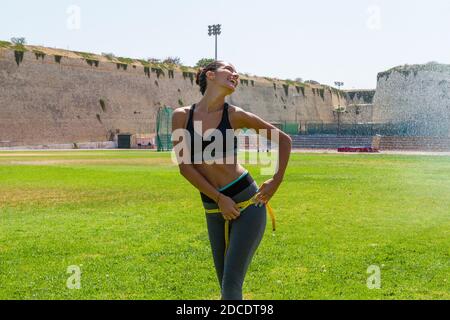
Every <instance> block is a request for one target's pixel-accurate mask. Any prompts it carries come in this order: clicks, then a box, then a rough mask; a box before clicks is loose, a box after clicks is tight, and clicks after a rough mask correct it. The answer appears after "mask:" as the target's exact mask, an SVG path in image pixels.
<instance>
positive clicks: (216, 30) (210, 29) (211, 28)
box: [208, 24, 222, 61]
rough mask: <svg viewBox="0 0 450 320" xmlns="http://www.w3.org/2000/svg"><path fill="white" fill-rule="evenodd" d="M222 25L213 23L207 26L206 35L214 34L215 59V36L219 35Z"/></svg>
mask: <svg viewBox="0 0 450 320" xmlns="http://www.w3.org/2000/svg"><path fill="white" fill-rule="evenodd" d="M221 28H222V25H220V24H213V25H211V26H208V35H209V36H215V38H216V59H215V60H216V61H217V36H220V35H221V34H222V30H221Z"/></svg>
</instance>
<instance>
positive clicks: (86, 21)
mask: <svg viewBox="0 0 450 320" xmlns="http://www.w3.org/2000/svg"><path fill="white" fill-rule="evenodd" d="M0 10H1V12H2V18H1V19H0V40H10V38H11V37H20V36H22V37H25V38H26V39H27V43H28V44H34V45H44V46H48V47H58V48H63V49H70V50H76V51H87V52H94V53H101V52H113V53H114V54H115V55H117V56H125V57H131V58H148V57H154V58H161V59H162V58H166V57H167V56H178V57H180V58H181V61H182V63H183V64H185V65H191V66H192V65H195V63H196V62H197V61H198V60H199V59H201V58H203V57H208V58H213V57H214V39H213V38H212V37H208V34H207V26H208V25H210V24H222V30H223V31H222V35H221V36H220V37H219V59H222V60H227V61H230V62H231V63H233V64H234V65H235V66H236V68H237V69H238V71H240V72H242V73H250V74H255V75H258V76H268V77H277V78H280V79H295V78H297V77H301V78H303V79H304V80H308V79H314V80H316V81H319V82H321V83H323V84H328V85H333V84H334V81H337V80H339V81H343V82H344V83H345V86H344V88H347V89H352V88H360V89H362V88H375V86H376V75H377V73H378V72H380V71H384V70H387V69H389V68H391V67H394V66H397V65H401V64H417V63H426V62H429V61H437V62H440V63H446V64H448V63H450V39H449V32H450V1H448V0H427V1H418V0H370V1H369V0H341V1H331V0H322V1H311V0H310V1H303V0H277V1H267V0H239V1H237V0H227V1H223V0H216V1H214V0H209V1H207V0H160V1H154V0H147V1H144V0H128V1H120V2H119V1H112V0H110V1H106V0H95V1H87V0H70V1H68V0H59V1H55V0H40V1H30V0H23V1H11V0H2V2H1V4H0ZM77 12H79V15H78V14H77Z"/></svg>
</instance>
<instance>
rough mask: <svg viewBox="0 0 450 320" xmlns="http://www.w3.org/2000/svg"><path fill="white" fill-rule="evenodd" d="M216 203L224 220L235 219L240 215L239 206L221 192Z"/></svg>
mask: <svg viewBox="0 0 450 320" xmlns="http://www.w3.org/2000/svg"><path fill="white" fill-rule="evenodd" d="M217 204H218V206H219V209H220V212H222V216H223V218H224V219H225V220H235V219H237V218H239V216H240V215H241V211H240V209H239V207H238V206H237V205H236V203H235V202H234V201H233V199H231V198H230V197H227V196H225V195H223V194H221V195H220V197H219V202H218V203H217Z"/></svg>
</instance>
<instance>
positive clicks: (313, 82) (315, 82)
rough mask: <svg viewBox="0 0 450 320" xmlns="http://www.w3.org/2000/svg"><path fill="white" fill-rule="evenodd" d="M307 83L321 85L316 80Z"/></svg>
mask: <svg viewBox="0 0 450 320" xmlns="http://www.w3.org/2000/svg"><path fill="white" fill-rule="evenodd" d="M305 83H309V84H315V85H320V83H319V82H317V81H316V80H306V81H305Z"/></svg>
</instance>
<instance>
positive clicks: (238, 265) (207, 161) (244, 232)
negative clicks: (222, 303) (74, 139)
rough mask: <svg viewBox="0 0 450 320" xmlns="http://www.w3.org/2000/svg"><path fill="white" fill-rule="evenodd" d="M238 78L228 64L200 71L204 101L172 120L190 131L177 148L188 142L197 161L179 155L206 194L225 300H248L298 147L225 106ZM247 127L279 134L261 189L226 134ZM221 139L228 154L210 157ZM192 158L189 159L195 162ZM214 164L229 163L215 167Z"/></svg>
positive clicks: (186, 173)
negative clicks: (249, 280)
mask: <svg viewBox="0 0 450 320" xmlns="http://www.w3.org/2000/svg"><path fill="white" fill-rule="evenodd" d="M238 79H239V75H238V73H237V72H236V69H235V68H234V66H233V65H231V64H229V63H227V62H224V61H214V62H213V63H211V64H209V65H208V66H206V67H205V68H202V69H200V70H199V72H198V73H197V81H196V82H197V84H198V85H199V86H200V92H201V93H202V95H203V98H202V99H201V100H200V102H198V103H196V104H194V105H192V106H190V107H182V108H178V109H176V110H175V111H174V113H173V120H172V129H173V131H174V132H175V130H178V131H179V129H185V130H181V131H183V132H184V133H185V135H184V136H183V138H182V139H176V138H174V137H175V135H173V143H174V149H178V148H177V147H179V146H177V145H178V143H181V142H184V143H185V144H184V147H187V148H186V149H183V150H187V151H188V153H189V155H190V160H191V161H184V162H183V161H182V160H180V159H181V157H182V156H183V152H181V153H180V154H177V157H178V164H179V169H180V173H181V174H182V175H183V176H184V177H185V178H186V179H187V180H188V181H189V182H190V183H191V184H192V185H194V186H195V187H196V188H197V189H198V190H199V191H200V195H201V199H202V202H203V206H204V208H205V212H206V222H207V226H208V234H209V240H210V243H211V249H212V254H213V258H214V264H215V267H216V272H217V277H218V280H219V284H220V287H221V294H222V300H242V286H243V283H244V278H245V274H246V272H247V269H248V267H249V264H250V262H251V260H252V257H253V255H254V253H255V251H256V249H257V247H258V246H259V244H260V241H261V239H262V237H263V234H264V231H265V228H266V215H267V211H266V205H268V204H267V203H268V202H269V200H270V199H271V198H272V196H273V195H274V194H275V192H276V191H277V189H278V187H279V186H280V184H281V182H282V181H283V176H284V173H285V170H286V166H287V163H288V160H289V155H290V151H291V143H292V141H291V138H290V137H289V136H288V135H286V134H285V133H283V132H281V131H279V130H278V129H277V128H276V127H274V126H272V125H271V124H270V123H267V122H266V121H264V120H262V119H261V118H259V117H258V116H256V115H254V114H252V113H250V112H246V111H244V110H243V109H241V108H238V107H236V106H232V105H229V104H228V103H225V97H226V96H228V95H230V94H232V93H233V92H234V91H235V90H236V87H237V86H238ZM217 124H218V125H217ZM199 127H200V129H199ZM241 128H247V129H253V130H255V131H256V132H257V133H259V131H260V130H261V129H266V130H267V132H268V134H267V138H268V139H271V136H272V135H271V131H270V130H276V131H277V132H278V136H279V141H278V144H279V162H278V171H277V172H276V173H275V175H274V176H273V177H272V178H271V179H269V180H267V181H266V182H264V183H263V184H262V185H261V187H260V188H259V189H258V186H257V184H256V182H255V181H254V180H253V178H252V177H251V175H250V174H249V173H248V171H247V170H245V168H244V167H242V166H241V164H239V163H238V162H237V161H236V159H237V157H236V155H237V139H236V137H233V136H232V137H231V138H232V139H230V136H227V135H226V131H227V130H228V132H229V131H230V130H237V129H241ZM214 129H215V130H214ZM205 131H213V134H211V135H209V134H207V132H205ZM216 134H217V135H216ZM219 135H222V138H223V141H222V144H220V145H221V146H223V148H222V151H220V150H219V151H218V150H214V151H213V152H212V153H211V155H212V158H211V157H208V155H207V152H205V151H206V150H207V149H208V146H209V145H210V144H211V143H212V142H213V141H216V139H218V136H219ZM206 136H209V139H205V137H206ZM213 136H214V139H212V137H213ZM198 137H204V138H203V141H202V140H200V146H199V147H198V144H197V147H196V146H195V144H194V141H195V140H196V138H198ZM189 140H190V141H189ZM197 141H198V140H197ZM205 149H206V150H205ZM218 149H219V148H218ZM217 153H218V154H219V156H217ZM189 155H187V157H185V158H184V159H189ZM184 156H186V155H184ZM211 160H223V161H212V162H213V163H211ZM224 239H225V240H224Z"/></svg>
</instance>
